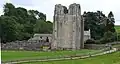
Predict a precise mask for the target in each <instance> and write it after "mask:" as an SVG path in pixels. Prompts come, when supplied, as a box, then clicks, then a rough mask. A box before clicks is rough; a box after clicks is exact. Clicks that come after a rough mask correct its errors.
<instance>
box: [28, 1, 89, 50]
mask: <svg viewBox="0 0 120 64" xmlns="http://www.w3.org/2000/svg"><path fill="white" fill-rule="evenodd" d="M46 38H48V39H49V43H51V49H74V50H75V49H81V48H84V41H86V40H87V39H90V30H89V31H84V17H83V16H82V15H81V7H80V5H79V4H76V3H74V4H71V5H70V6H69V8H68V9H67V7H65V6H63V5H61V4H57V5H55V10H54V22H53V34H35V35H34V36H33V38H31V39H29V41H31V40H32V41H33V40H34V41H37V40H41V39H43V40H46Z"/></svg>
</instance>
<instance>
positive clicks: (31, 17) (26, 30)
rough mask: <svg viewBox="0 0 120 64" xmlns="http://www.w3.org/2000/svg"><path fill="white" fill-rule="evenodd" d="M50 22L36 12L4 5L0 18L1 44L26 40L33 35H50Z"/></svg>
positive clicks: (9, 4) (7, 4) (8, 4)
mask: <svg viewBox="0 0 120 64" xmlns="http://www.w3.org/2000/svg"><path fill="white" fill-rule="evenodd" d="M52 25H53V24H52V22H50V21H46V15H45V14H44V13H41V12H39V11H37V10H26V9H25V8H22V7H17V8H16V7H15V6H14V5H13V4H11V3H6V4H5V5H4V15H1V16H0V36H1V40H2V42H9V41H15V40H27V39H29V38H30V37H31V36H33V34H34V33H52Z"/></svg>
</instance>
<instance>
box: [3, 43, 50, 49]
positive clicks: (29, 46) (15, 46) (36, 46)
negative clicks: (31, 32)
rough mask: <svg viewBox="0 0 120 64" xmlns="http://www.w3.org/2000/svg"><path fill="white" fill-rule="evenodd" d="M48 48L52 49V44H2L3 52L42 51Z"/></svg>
mask: <svg viewBox="0 0 120 64" xmlns="http://www.w3.org/2000/svg"><path fill="white" fill-rule="evenodd" d="M43 46H48V47H50V43H48V42H44V41H34V42H28V41H15V42H8V43H6V44H4V43H1V49H2V50H36V51H37V50H42V48H41V47H43Z"/></svg>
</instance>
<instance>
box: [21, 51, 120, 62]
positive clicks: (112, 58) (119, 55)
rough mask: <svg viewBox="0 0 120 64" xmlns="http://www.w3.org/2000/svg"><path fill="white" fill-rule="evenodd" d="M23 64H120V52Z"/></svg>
mask: <svg viewBox="0 0 120 64" xmlns="http://www.w3.org/2000/svg"><path fill="white" fill-rule="evenodd" d="M23 64H120V51H119V52H114V53H112V54H106V55H102V56H96V57H90V58H86V59H78V60H64V61H49V62H31V63H23Z"/></svg>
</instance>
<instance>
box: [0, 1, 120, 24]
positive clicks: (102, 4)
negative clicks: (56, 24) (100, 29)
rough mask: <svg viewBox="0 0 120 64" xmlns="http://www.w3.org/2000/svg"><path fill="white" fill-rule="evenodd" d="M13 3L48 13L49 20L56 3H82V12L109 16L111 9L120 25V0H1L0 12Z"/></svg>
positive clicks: (66, 4) (51, 19)
mask: <svg viewBox="0 0 120 64" xmlns="http://www.w3.org/2000/svg"><path fill="white" fill-rule="evenodd" d="M6 2H9V3H13V4H14V5H15V6H16V7H24V8H26V9H28V10H29V9H34V10H38V11H40V12H43V13H45V14H46V15H47V20H50V21H53V12H54V6H55V4H62V5H65V6H67V7H68V6H69V5H70V4H72V3H77V4H80V5H81V12H82V14H83V12H84V11H97V10H100V11H103V13H104V14H105V15H106V16H107V15H108V13H109V12H110V11H112V12H113V14H114V17H115V20H116V23H115V24H116V25H120V1H119V0H0V14H3V12H2V11H3V4H5V3H6Z"/></svg>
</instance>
